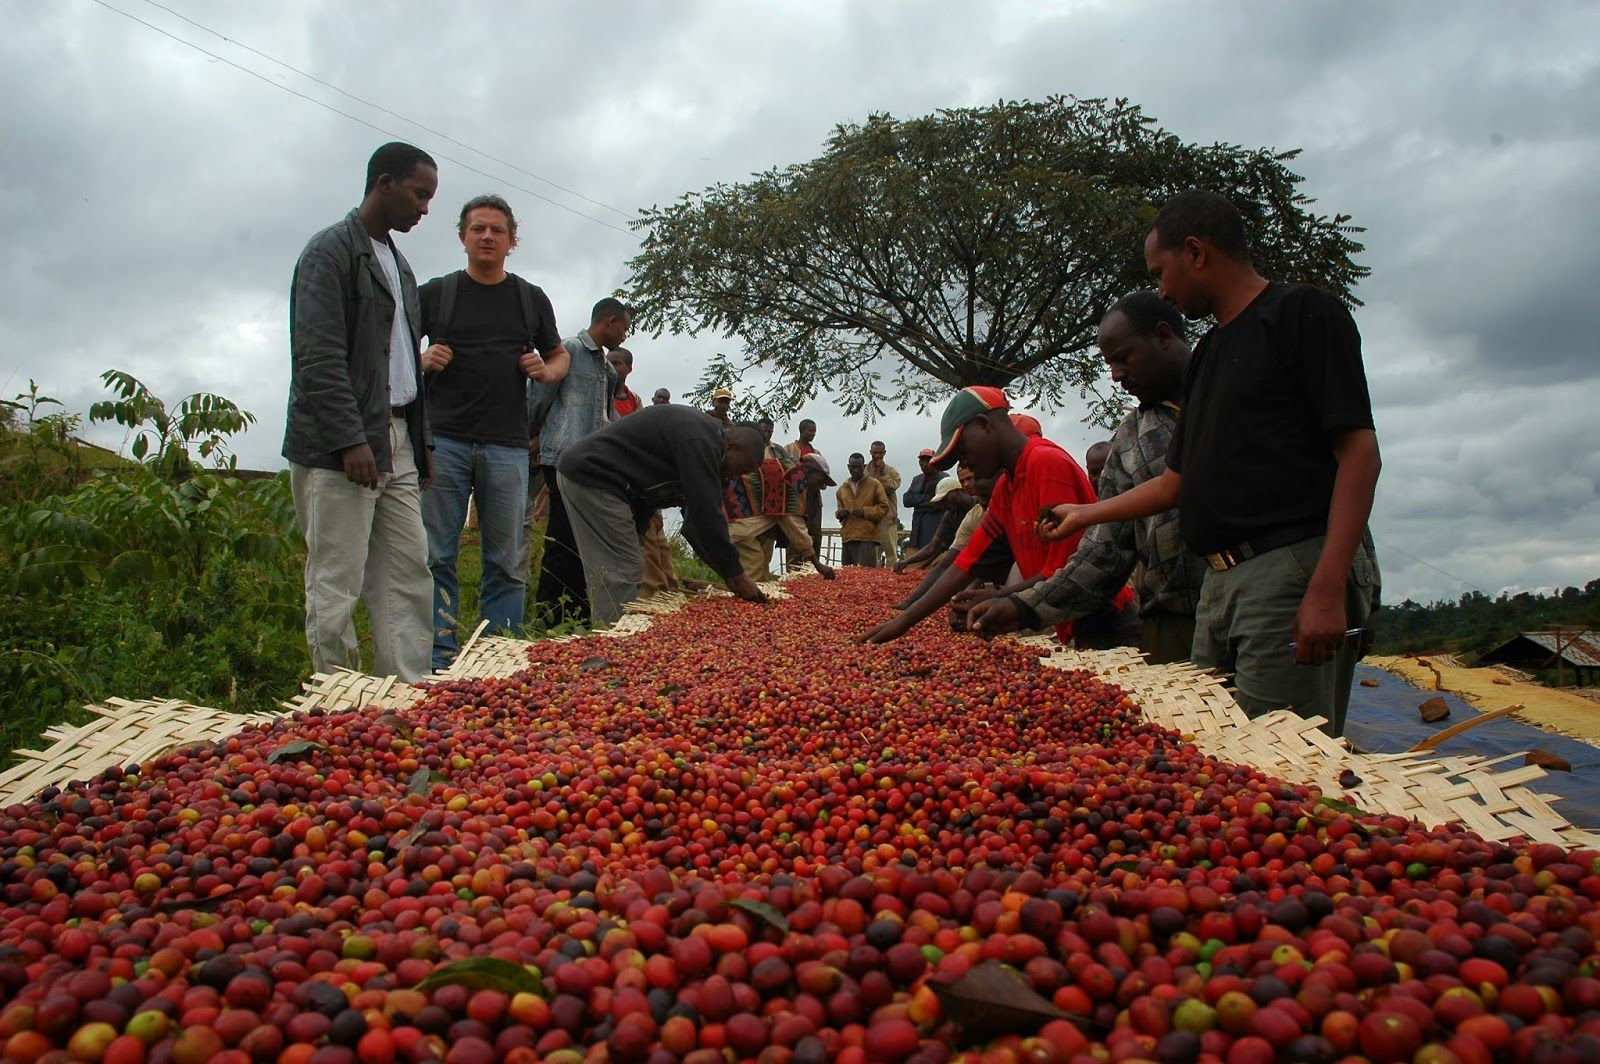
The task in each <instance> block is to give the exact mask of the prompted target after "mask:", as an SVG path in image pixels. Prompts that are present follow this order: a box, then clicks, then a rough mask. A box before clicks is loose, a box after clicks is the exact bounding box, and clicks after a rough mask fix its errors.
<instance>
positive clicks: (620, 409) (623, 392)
mask: <svg viewBox="0 0 1600 1064" xmlns="http://www.w3.org/2000/svg"><path fill="white" fill-rule="evenodd" d="M606 365H608V366H610V367H611V369H612V371H613V372H615V373H616V375H617V390H616V391H614V392H612V393H611V412H612V413H614V414H615V415H616V416H617V417H627V416H628V415H629V414H631V413H633V412H634V411H636V410H638V409H639V408H640V407H641V406H643V405H644V403H643V401H641V400H640V398H639V393H638V392H636V391H634V390H633V389H632V388H630V387H628V375H629V374H631V373H632V372H633V352H632V351H629V350H628V349H627V348H626V347H613V348H612V349H611V350H609V351H607V352H606Z"/></svg>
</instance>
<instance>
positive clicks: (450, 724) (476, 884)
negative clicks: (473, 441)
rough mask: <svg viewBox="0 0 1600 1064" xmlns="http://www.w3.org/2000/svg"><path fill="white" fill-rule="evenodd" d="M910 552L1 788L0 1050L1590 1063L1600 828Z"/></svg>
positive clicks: (1598, 1024)
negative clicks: (1442, 799)
mask: <svg viewBox="0 0 1600 1064" xmlns="http://www.w3.org/2000/svg"><path fill="white" fill-rule="evenodd" d="M909 579H910V578H909V577H896V576H894V575H893V574H890V573H887V572H882V571H870V570H845V571H844V572H842V573H841V575H840V579H839V580H838V581H837V582H834V583H828V582H824V581H821V580H817V579H814V578H813V579H803V580H799V581H796V582H794V583H792V584H791V585H789V591H790V595H789V597H788V598H786V599H784V600H782V601H780V602H777V603H775V604H772V605H770V606H765V607H762V606H753V605H749V604H746V603H742V602H738V601H736V600H733V599H726V598H724V599H717V600H712V601H704V602H697V603H694V604H692V605H690V606H688V607H687V608H685V609H684V610H682V611H681V612H679V613H676V614H673V615H670V616H667V617H663V618H661V619H658V620H657V621H656V623H655V625H654V626H653V627H652V628H650V629H649V630H648V631H646V632H644V633H642V634H639V635H636V636H632V637H629V638H625V639H610V638H599V637H596V638H588V639H582V640H577V641H573V642H567V643H545V644H536V645H535V646H534V647H533V648H532V650H531V652H530V655H529V659H530V660H529V663H528V668H527V669H526V670H525V671H523V672H521V673H519V674H517V675H516V676H513V677H510V678H506V679H491V680H473V681H463V682H450V683H441V684H437V685H435V686H433V687H431V688H430V689H428V691H427V692H426V695H425V697H424V698H423V699H422V701H421V702H420V703H418V704H417V705H416V706H414V707H412V708H409V709H405V710H378V709H365V710H360V711H351V712H339V713H324V712H320V711H313V712H311V713H308V714H307V713H300V714H294V715H290V716H286V717H284V718H282V719H281V720H279V721H277V722H276V723H274V724H272V725H270V726H258V727H254V728H250V729H246V730H243V731H241V732H240V733H239V734H238V735H237V736H235V737H233V738H230V739H228V740H226V741H224V742H219V743H215V744H206V745H204V746H199V747H189V748H184V749H181V750H178V751H176V752H174V753H172V754H169V755H167V756H165V757H162V758H160V759H159V760H156V761H154V762H151V763H148V764H145V765H128V766H125V767H122V768H117V769H112V770H110V771H107V772H105V773H103V774H102V775H100V776H99V777H97V778H95V779H93V780H90V781H87V782H82V783H75V784H72V785H71V786H69V787H67V788H65V789H63V790H59V791H57V790H55V789H51V790H49V791H46V792H45V793H43V794H41V795H39V796H38V797H37V798H36V799H35V800H33V801H30V802H27V803H25V804H22V805H15V806H11V807H10V808H6V809H4V810H0V1055H3V1057H4V1060H6V1061H18V1062H30V1061H37V1062H55V1061H103V1062H107V1064H141V1062H147V1061H148V1062H167V1061H171V1062H175V1064H201V1062H206V1061H210V1062H221V1064H244V1062H249V1061H260V1062H267V1061H279V1062H283V1064H354V1062H357V1061H361V1062H373V1064H383V1062H387V1061H434V1060H440V1061H446V1062H449V1064H476V1062H488V1061H496V1060H504V1061H518V1062H534V1061H548V1062H550V1064H580V1062H582V1061H600V1060H615V1061H637V1062H645V1064H668V1062H671V1061H678V1060H683V1061H687V1062H691V1064H729V1062H734V1061H741V1060H753V1061H757V1062H760V1064H791V1062H793V1064H820V1062H822V1061H825V1060H839V1061H846V1062H849V1064H858V1062H865V1061H914V1062H917V1064H938V1062H942V1061H946V1060H950V1059H953V1058H959V1059H962V1060H967V1061H981V1062H983V1064H1023V1062H1030V1064H1052V1062H1061V1064H1068V1062H1072V1064H1092V1062H1110V1061H1127V1060H1153V1061H1160V1062H1171V1064H1177V1062H1188V1061H1211V1062H1216V1061H1222V1062H1228V1064H1247V1062H1270V1061H1290V1060H1293V1061H1327V1062H1330V1064H1331V1062H1334V1061H1340V1060H1344V1059H1370V1060H1376V1061H1416V1062H1418V1064H1446V1062H1452V1061H1462V1062H1465V1064H1481V1062H1486V1061H1490V1060H1499V1059H1505V1060H1511V1059H1515V1060H1530V1061H1539V1060H1548V1061H1589V1060H1596V1059H1600V979H1597V978H1596V977H1595V973H1596V969H1597V966H1600V955H1597V949H1596V939H1595V936H1596V933H1597V932H1600V913H1597V912H1596V909H1595V900H1596V899H1597V898H1600V854H1596V853H1591V852H1569V851H1565V850H1562V849H1560V848H1557V847H1554V846H1548V845H1514V846H1508V845H1502V844H1499V843H1491V842H1486V841H1484V840H1482V839H1480V838H1478V837H1477V836H1475V835H1473V834H1470V833H1468V832H1466V831H1464V830H1460V829H1456V828H1425V827H1423V826H1421V825H1419V824H1416V823H1413V822H1407V821H1404V820H1401V819H1399V818H1393V817H1383V816H1377V815H1366V814H1360V813H1358V812H1354V811H1352V810H1350V809H1349V808H1348V807H1345V806H1343V805H1342V803H1339V802H1337V801H1330V800H1329V799H1330V798H1333V797H1336V796H1329V797H1328V798H1324V797H1323V796H1321V795H1319V794H1318V793H1316V792H1315V791H1313V790H1308V789H1307V788H1304V787H1297V786H1290V785H1287V784H1285V783H1283V782H1281V781H1278V780H1274V779H1271V778H1268V777H1266V776H1263V775H1262V774H1261V773H1259V772H1257V771H1255V770H1254V769H1252V768H1250V767H1249V766H1242V765H1232V764H1226V763H1222V762H1219V761H1217V760H1216V759H1214V758H1212V757H1209V756H1207V755H1206V754H1205V753H1203V752H1202V751H1201V750H1199V749H1197V748H1196V747H1195V746H1194V745H1193V744H1191V743H1186V742H1184V741H1183V740H1182V738H1181V737H1180V736H1178V735H1176V734H1174V733H1172V732H1169V731H1165V730H1163V729H1161V728H1158V727H1155V726H1153V725H1150V724H1148V723H1146V722H1144V720H1143V718H1142V717H1141V714H1140V712H1139V709H1138V707H1137V706H1136V705H1134V704H1133V702H1132V701H1131V700H1130V699H1129V698H1128V697H1127V696H1126V695H1125V694H1124V693H1123V692H1122V691H1120V690H1118V689H1117V688H1116V687H1113V686H1110V685H1108V684H1105V683H1102V682H1100V681H1099V680H1097V679H1096V678H1094V677H1093V676H1091V675H1089V674H1086V673H1072V672H1065V671H1060V670H1052V669H1045V668H1042V667H1040V666H1039V665H1038V663H1037V660H1036V659H1037V655H1036V654H1035V653H1034V652H1031V651H1029V650H1026V649H1024V648H1022V647H1020V646H1018V645H1016V644H1013V643H1009V642H1004V641H1002V642H994V643H988V642H984V641H981V640H979V639H977V638H975V637H972V636H967V635H960V634H955V633H952V632H951V631H949V630H948V628H947V627H945V626H943V625H939V624H933V623H929V624H924V625H922V626H921V627H919V628H918V629H916V630H914V631H913V632H912V633H911V635H909V636H908V637H906V638H905V639H903V640H901V641H900V642H898V643H895V644H891V645H888V646H865V645H861V644H857V643H855V642H854V641H853V636H854V635H855V634H857V633H859V632H861V631H863V630H865V629H866V628H868V627H870V626H871V625H872V624H874V623H876V622H878V621H880V620H882V619H883V618H884V617H885V616H886V615H887V609H888V608H887V605H886V604H887V603H890V602H893V601H895V600H896V599H897V598H899V597H900V596H901V595H903V594H904V592H905V589H906V586H907V581H908V580H909Z"/></svg>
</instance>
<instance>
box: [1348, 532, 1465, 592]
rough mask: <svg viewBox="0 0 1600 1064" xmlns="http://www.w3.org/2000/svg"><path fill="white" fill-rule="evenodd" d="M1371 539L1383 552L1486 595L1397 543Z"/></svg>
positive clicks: (1375, 538) (1375, 537) (1374, 537)
mask: <svg viewBox="0 0 1600 1064" xmlns="http://www.w3.org/2000/svg"><path fill="white" fill-rule="evenodd" d="M1372 539H1373V541H1374V542H1376V543H1380V544H1382V545H1383V549H1384V550H1397V551H1399V552H1400V553H1401V554H1404V555H1405V556H1406V557H1407V558H1410V559H1411V560H1412V561H1414V562H1416V563H1417V564H1418V565H1424V566H1427V567H1428V568H1429V569H1432V570H1433V571H1434V572H1436V573H1438V574H1439V575H1440V576H1448V577H1449V578H1450V579H1451V580H1454V581H1455V582H1456V583H1458V584H1460V585H1461V586H1463V587H1470V588H1471V589H1472V590H1474V591H1476V592H1478V594H1480V595H1487V594H1488V592H1487V591H1485V590H1484V589H1483V588H1481V587H1479V586H1478V585H1477V584H1474V583H1473V582H1472V581H1470V580H1463V579H1461V578H1460V577H1459V576H1457V575H1456V574H1455V573H1447V572H1445V571H1444V570H1443V569H1441V568H1439V567H1438V566H1437V565H1434V564H1433V563H1432V562H1430V561H1425V560H1423V559H1422V558H1419V557H1417V556H1416V555H1415V554H1412V553H1411V552H1410V551H1408V550H1406V549H1405V548H1404V547H1402V546H1400V545H1399V544H1398V543H1395V542H1393V541H1392V540H1387V539H1379V538H1378V537H1377V536H1373V537H1372Z"/></svg>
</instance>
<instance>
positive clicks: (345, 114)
mask: <svg viewBox="0 0 1600 1064" xmlns="http://www.w3.org/2000/svg"><path fill="white" fill-rule="evenodd" d="M94 3H96V4H99V5H100V6H101V7H103V8H105V9H106V10H107V11H111V12H114V13H115V14H118V15H121V16H122V17H123V18H125V19H128V20H129V21H132V22H137V23H138V24H139V25H141V26H144V27H145V28H146V29H151V30H154V31H155V32H157V33H159V34H161V35H162V36H163V37H167V38H169V39H171V40H174V41H177V42H178V43H179V44H181V45H183V46H184V47H186V48H192V49H194V50H195V51H197V52H199V53H200V54H201V55H205V56H209V57H211V58H212V59H215V60H216V61H217V62H219V63H226V64H227V65H228V66H231V67H233V69H235V70H238V71H240V72H242V73H245V74H249V75H250V76H251V77H253V78H255V79H256V80H258V81H261V82H263V83H265V84H267V85H271V86H272V87H273V88H275V89H281V90H282V91H284V92H287V93H288V94H289V95H291V96H298V97H299V98H300V99H302V100H305V101H307V102H308V103H314V104H316V105H317V106H318V107H321V108H322V109H323V110H325V111H332V112H333V113H334V114H336V115H338V116H340V117H341V118H348V119H349V120H350V121H352V122H357V123H359V124H361V125H363V126H366V127H367V128H368V129H371V130H376V131H377V132H379V133H382V134H383V135H384V136H386V137H392V138H394V139H396V140H398V139H401V137H402V136H403V135H402V134H400V133H396V132H395V131H394V130H392V129H385V128H384V127H383V126H380V125H377V124H376V123H374V122H369V121H367V120H366V119H365V118H362V117H360V116H359V115H353V114H351V113H350V112H349V111H341V110H339V108H337V107H334V106H333V105H331V104H328V103H324V102H323V101H321V100H319V99H317V98H316V97H315V96H308V95H306V94H305V93H303V92H300V91H299V90H298V89H293V88H290V87H289V86H288V85H283V84H280V83H278V82H276V81H273V80H272V79H271V78H269V77H267V76H266V75H265V74H262V73H261V72H260V71H256V70H251V69H250V68H249V67H247V66H242V65H240V64H238V63H235V62H234V61H233V60H231V59H229V58H228V57H226V56H221V55H218V54H217V53H216V52H213V51H211V50H210V49H207V48H204V47H202V46H201V45H198V44H195V43H194V42H193V41H187V40H184V39H183V38H182V37H179V36H178V35H177V34H175V33H171V32H169V31H167V30H164V29H162V28H161V27H160V26H157V25H155V24H154V23H151V22H146V21H145V20H144V19H142V18H140V17H139V16H137V15H134V14H131V13H129V12H127V11H124V10H122V9H121V8H119V7H114V6H112V5H111V4H108V3H106V0H94ZM474 150H475V149H474ZM432 154H434V155H436V156H437V157H438V158H440V159H443V160H444V161H445V162H448V163H454V164H455V165H456V166H459V167H461V168H462V169H463V170H466V171H468V172H470V173H474V174H477V175H479V176H480V177H487V178H488V179H489V180H491V181H499V182H501V183H502V184H504V185H505V186H506V187H507V188H514V189H516V190H517V191H518V192H526V193H527V194H528V195H530V196H532V197H533V198H534V199H538V200H543V201H544V202H545V203H548V204H550V205H551V206H552V207H559V208H561V209H562V210H564V211H566V212H567V213H569V214H575V215H577V216H578V217H579V218H587V219H588V220H589V221H591V222H594V223H595V224H596V225H603V226H605V227H606V228H607V229H614V230H616V231H617V232H619V233H622V234H624V235H626V236H630V237H631V236H634V233H633V232H632V231H630V230H627V229H624V228H622V227H621V226H620V225H612V224H611V223H610V222H608V221H606V220H605V219H604V218H596V217H595V216H594V215H592V214H585V213H584V212H583V211H580V210H578V209H577V208H576V207H569V206H567V205H566V204H565V203H562V202H561V201H560V200H554V199H551V198H550V197H549V196H546V195H544V194H543V193H541V192H535V191H534V190H533V189H531V188H524V187H523V186H522V185H518V184H513V183H512V182H510V181H507V180H506V179H505V178H503V177H500V176H498V175H496V174H491V173H489V172H488V171H487V170H480V169H478V168H477V167H476V166H473V165H472V164H470V163H466V162H463V161H462V160H460V159H456V158H452V157H451V156H449V155H445V154H444V153H442V152H434V153H432ZM612 209H613V210H615V209H616V208H612ZM635 239H637V237H635Z"/></svg>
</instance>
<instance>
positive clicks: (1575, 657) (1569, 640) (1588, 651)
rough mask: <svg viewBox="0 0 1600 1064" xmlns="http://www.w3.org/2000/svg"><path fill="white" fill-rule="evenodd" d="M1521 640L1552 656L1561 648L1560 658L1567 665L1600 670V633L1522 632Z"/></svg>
mask: <svg viewBox="0 0 1600 1064" xmlns="http://www.w3.org/2000/svg"><path fill="white" fill-rule="evenodd" d="M1521 638H1523V639H1526V640H1527V641H1528V642H1530V643H1537V644H1538V645H1539V646H1542V647H1544V648H1545V649H1546V650H1548V651H1550V653H1551V654H1552V655H1553V654H1554V653H1555V652H1556V647H1558V646H1559V647H1560V648H1561V657H1562V658H1563V659H1565V661H1566V662H1567V664H1568V665H1579V666H1582V667H1584V668H1600V633H1597V632H1595V631H1594V630H1592V629H1591V630H1589V631H1586V632H1561V633H1559V634H1558V633H1556V632H1523V633H1522V636H1521Z"/></svg>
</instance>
